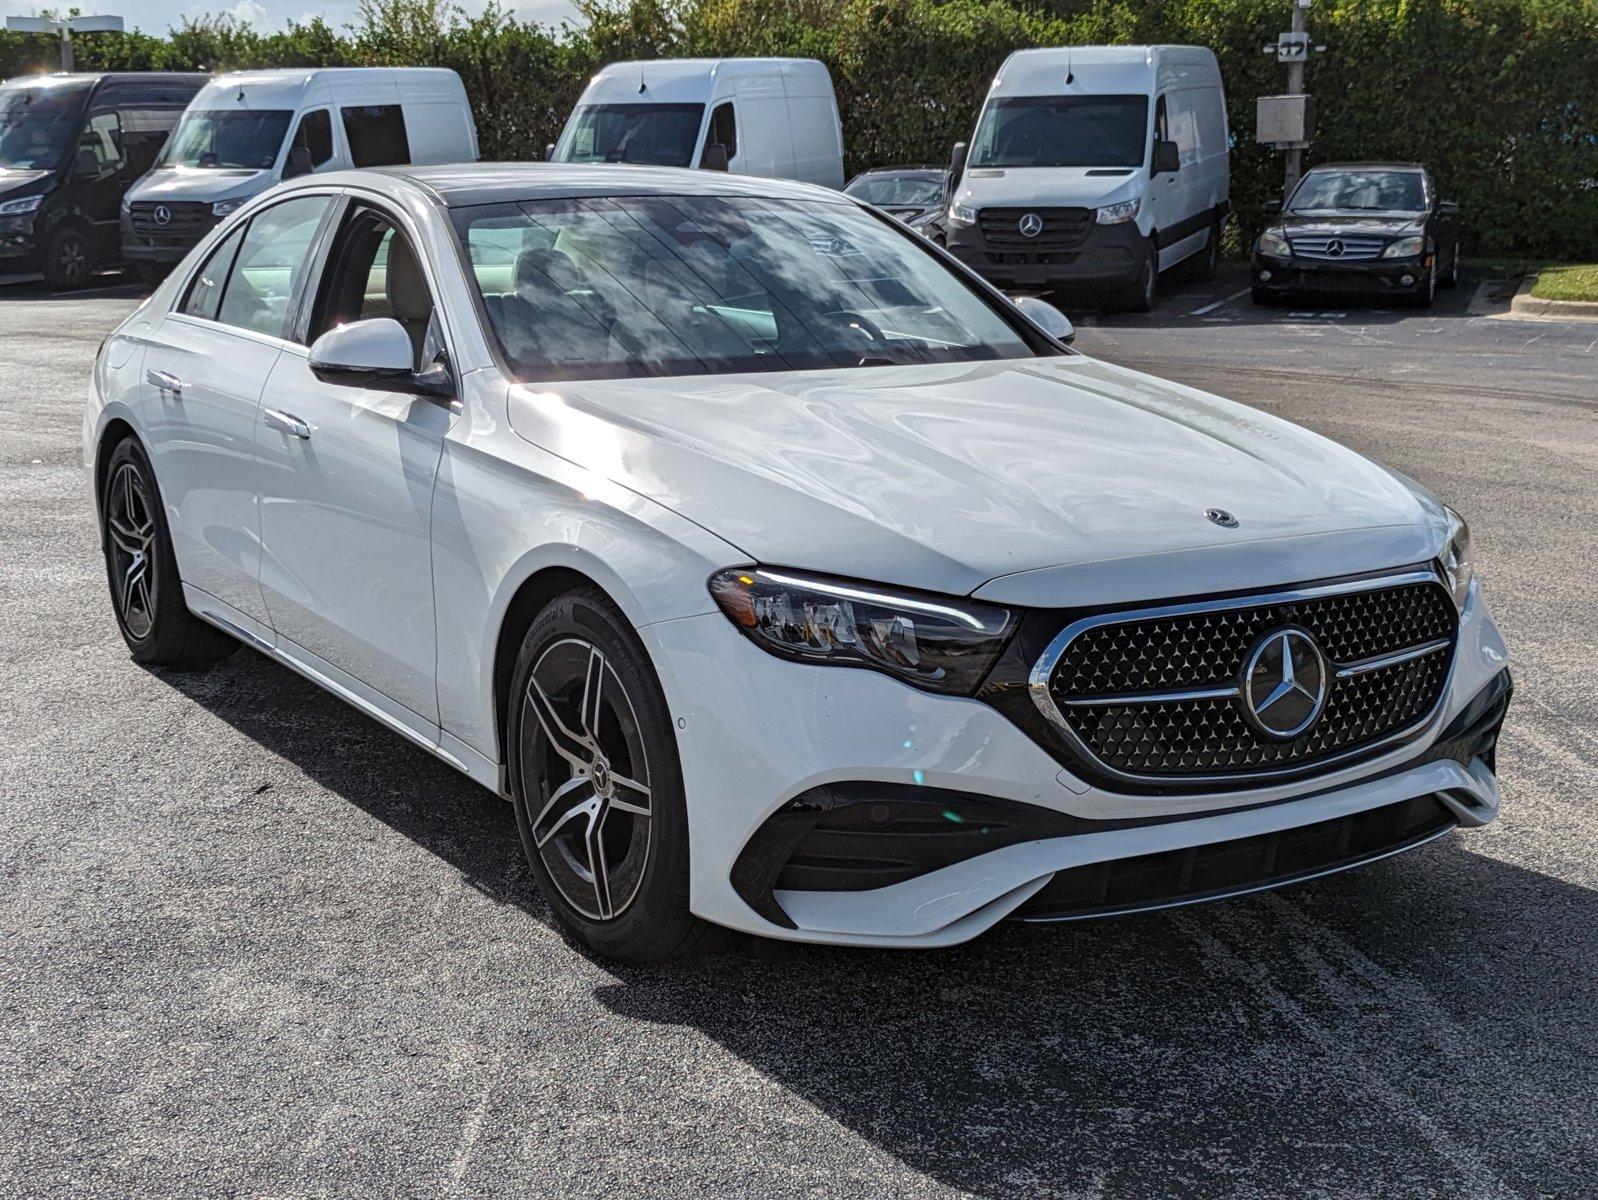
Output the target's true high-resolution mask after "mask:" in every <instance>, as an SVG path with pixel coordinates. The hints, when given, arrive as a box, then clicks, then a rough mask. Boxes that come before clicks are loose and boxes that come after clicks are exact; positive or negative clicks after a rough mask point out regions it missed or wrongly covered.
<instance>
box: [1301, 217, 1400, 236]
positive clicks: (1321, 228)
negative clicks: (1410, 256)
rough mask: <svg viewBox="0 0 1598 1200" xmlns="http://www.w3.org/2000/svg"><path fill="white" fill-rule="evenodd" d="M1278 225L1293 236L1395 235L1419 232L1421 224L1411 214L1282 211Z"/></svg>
mask: <svg viewBox="0 0 1598 1200" xmlns="http://www.w3.org/2000/svg"><path fill="white" fill-rule="evenodd" d="M1281 224H1282V226H1283V228H1285V229H1286V230H1287V232H1288V233H1289V234H1291V235H1293V236H1295V237H1300V236H1306V235H1313V234H1334V233H1349V234H1361V233H1364V234H1373V235H1380V236H1382V237H1397V236H1399V235H1400V234H1405V233H1419V232H1420V231H1421V228H1422V227H1423V226H1424V224H1425V218H1424V217H1423V216H1420V215H1417V214H1412V213H1401V214H1391V213H1387V214H1384V213H1368V212H1346V213H1335V212H1321V211H1316V212H1313V213H1283V214H1282V218H1281Z"/></svg>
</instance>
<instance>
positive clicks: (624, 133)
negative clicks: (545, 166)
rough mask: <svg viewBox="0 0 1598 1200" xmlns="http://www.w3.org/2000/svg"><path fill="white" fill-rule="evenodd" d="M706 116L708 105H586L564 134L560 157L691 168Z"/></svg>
mask: <svg viewBox="0 0 1598 1200" xmlns="http://www.w3.org/2000/svg"><path fill="white" fill-rule="evenodd" d="M704 115H705V106H704V105H703V104H585V105H583V106H582V107H581V108H579V109H578V110H577V111H576V112H575V113H573V114H572V119H571V123H570V124H568V125H567V126H566V131H565V132H564V133H562V134H561V135H560V145H558V146H556V147H555V161H556V162H573V163H594V162H622V163H648V164H650V165H651V166H656V167H686V166H688V165H689V164H690V163H692V162H693V157H694V145H695V143H697V142H698V141H699V124H700V122H701V121H702V120H703V119H704Z"/></svg>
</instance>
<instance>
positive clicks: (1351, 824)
mask: <svg viewBox="0 0 1598 1200" xmlns="http://www.w3.org/2000/svg"><path fill="white" fill-rule="evenodd" d="M1455 824H1457V822H1456V820H1455V818H1454V815H1453V813H1452V812H1450V811H1449V809H1448V808H1447V807H1446V806H1445V805H1444V804H1443V803H1442V802H1441V801H1439V800H1438V799H1437V798H1436V797H1435V796H1416V797H1415V798H1413V799H1411V800H1400V801H1399V802H1397V803H1396V804H1386V805H1383V806H1382V807H1380V808H1373V809H1368V810H1367V811H1365V812H1359V813H1352V814H1350V815H1348V816H1344V817H1334V818H1332V819H1331V820H1327V821H1317V822H1315V823H1314V824H1313V825H1300V826H1298V827H1297V828H1295V829H1283V830H1279V831H1278V832H1275V833H1263V834H1257V835H1255V836H1253V837H1246V838H1236V839H1234V840H1232V841H1229V842H1214V843H1211V844H1210V845H1206V846H1192V847H1188V848H1186V849H1183V850H1166V851H1162V852H1160V853H1157V854H1140V855H1138V856H1136V857H1134V858H1122V859H1115V860H1113V861H1110V862H1100V863H1089V864H1088V865H1086V866H1081V867H1072V868H1070V869H1068V870H1065V871H1056V872H1055V874H1054V877H1053V878H1051V879H1050V880H1049V882H1048V883H1046V884H1044V885H1043V887H1042V888H1041V889H1040V890H1039V891H1038V893H1037V894H1036V895H1035V896H1033V897H1032V899H1030V900H1028V901H1027V903H1026V904H1025V905H1023V906H1022V907H1021V908H1020V909H1019V910H1017V912H1016V913H1015V916H1016V917H1017V918H1019V919H1021V920H1024V921H1073V920H1081V919H1082V918H1084V917H1106V916H1111V915H1115V914H1119V913H1127V912H1137V911H1140V910H1144V909H1151V908H1168V907H1171V906H1173V905H1178V904H1196V903H1198V902H1199V901H1202V900H1218V899H1220V898H1221V897H1223V896H1235V895H1239V894H1241V893H1244V892H1253V891H1259V890H1262V889H1264V888H1273V887H1282V886H1284V885H1286V884H1290V883H1295V882H1299V881H1302V880H1306V879H1313V878H1315V877H1316V876H1319V875H1327V874H1330V873H1332V872H1333V871H1343V870H1347V869H1348V868H1350V867H1356V866H1359V865H1360V864H1361V863H1367V862H1372V861H1374V860H1376V859H1378V858H1384V857H1386V856H1387V855H1389V854H1396V853H1398V852H1399V851H1401V850H1407V849H1410V848H1412V847H1414V846H1419V845H1421V844H1422V843H1423V842H1428V841H1430V840H1431V839H1433V838H1435V837H1438V836H1440V835H1441V834H1444V833H1446V832H1448V830H1450V829H1452V828H1453V827H1454V825H1455Z"/></svg>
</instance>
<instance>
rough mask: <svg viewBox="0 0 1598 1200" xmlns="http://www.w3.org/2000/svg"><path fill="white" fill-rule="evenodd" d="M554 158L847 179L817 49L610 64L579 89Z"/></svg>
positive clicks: (833, 102) (834, 103)
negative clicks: (812, 54) (810, 54)
mask: <svg viewBox="0 0 1598 1200" xmlns="http://www.w3.org/2000/svg"><path fill="white" fill-rule="evenodd" d="M549 157H550V159H551V160H552V161H554V162H568V163H595V162H613V163H648V164H650V165H652V166H667V167H703V168H705V169H707V170H717V171H733V172H735V173H737V174H739V175H763V176H766V177H768V178H773V179H798V180H802V181H804V182H805V183H819V184H823V185H825V186H826V187H833V188H841V187H842V186H843V128H842V126H841V125H840V124H839V123H838V100H837V97H836V96H835V95H834V94H833V91H832V76H831V75H829V74H827V68H826V66H825V65H823V64H822V63H819V62H817V61H816V60H815V59H813V58H679V59H663V60H659V61H655V62H623V63H611V64H610V65H609V66H608V67H606V68H605V69H604V70H602V71H600V72H599V74H597V75H595V76H594V77H593V79H592V80H590V81H589V84H588V86H587V87H586V88H585V89H583V94H582V97H581V98H580V99H579V100H578V101H577V107H576V108H575V109H574V110H573V111H572V115H571V119H570V120H568V121H567V122H566V128H565V130H564V131H562V133H561V135H560V141H558V142H556V143H555V145H554V146H553V147H552V148H551V149H550V151H549Z"/></svg>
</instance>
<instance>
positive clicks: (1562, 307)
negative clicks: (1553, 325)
mask: <svg viewBox="0 0 1598 1200" xmlns="http://www.w3.org/2000/svg"><path fill="white" fill-rule="evenodd" d="M1536 284H1537V276H1536V275H1527V276H1526V278H1525V279H1524V280H1523V281H1522V282H1521V285H1520V289H1519V290H1518V291H1516V293H1515V296H1514V299H1512V300H1511V301H1510V302H1509V311H1510V312H1511V313H1513V314H1514V315H1515V316H1517V317H1542V318H1544V319H1548V320H1555V321H1598V300H1543V299H1540V298H1538V297H1536V296H1533V295H1532V294H1531V289H1532V288H1533V287H1535V286H1536Z"/></svg>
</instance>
